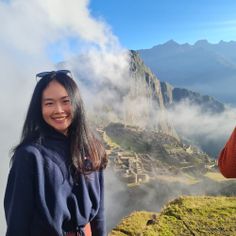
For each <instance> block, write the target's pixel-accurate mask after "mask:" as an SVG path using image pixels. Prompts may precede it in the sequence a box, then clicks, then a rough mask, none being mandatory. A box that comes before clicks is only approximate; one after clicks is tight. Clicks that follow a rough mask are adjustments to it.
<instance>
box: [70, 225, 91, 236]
mask: <svg viewBox="0 0 236 236" xmlns="http://www.w3.org/2000/svg"><path fill="white" fill-rule="evenodd" d="M84 233H85V236H92V232H91V227H90V224H89V223H88V224H87V225H85V227H84ZM66 236H76V233H75V232H69V233H67V234H66Z"/></svg>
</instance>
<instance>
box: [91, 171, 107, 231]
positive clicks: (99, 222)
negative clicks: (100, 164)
mask: <svg viewBox="0 0 236 236" xmlns="http://www.w3.org/2000/svg"><path fill="white" fill-rule="evenodd" d="M99 183H100V206H99V210H98V213H97V215H96V216H95V217H94V219H93V220H92V221H91V222H90V225H91V230H92V235H93V236H107V234H106V224H105V210H104V176H103V171H100V172H99Z"/></svg>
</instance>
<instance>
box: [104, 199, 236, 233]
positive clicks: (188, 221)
mask: <svg viewBox="0 0 236 236" xmlns="http://www.w3.org/2000/svg"><path fill="white" fill-rule="evenodd" d="M152 214H153V212H144V211H141V212H134V213H132V214H131V215H130V216H129V217H127V218H124V219H123V220H122V221H121V223H120V224H119V225H118V226H117V227H116V228H115V229H113V230H112V232H111V233H110V234H109V236H125V235H126V236H127V235H137V236H138V235H139V236H154V235H155V236H185V235H195V236H200V235H201V236H202V235H206V236H222V235H228V236H234V235H236V197H205V196H204V197H202V196H198V197H196V196H195V197H189V196H188V197H181V198H178V199H176V200H174V201H172V202H170V203H169V204H168V205H167V206H166V207H165V208H164V209H163V210H162V212H161V213H160V214H157V213H156V215H157V221H156V223H155V224H152V225H148V226H147V225H146V222H147V221H148V220H149V219H151V216H152Z"/></svg>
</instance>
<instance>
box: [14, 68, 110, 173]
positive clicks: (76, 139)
mask: <svg viewBox="0 0 236 236" xmlns="http://www.w3.org/2000/svg"><path fill="white" fill-rule="evenodd" d="M52 81H57V82H58V83H60V84H61V85H62V86H63V87H64V88H65V89H66V91H67V93H68V95H69V97H70V99H71V103H72V123H71V125H70V127H69V129H68V135H67V136H68V138H69V140H70V153H71V160H70V161H71V164H72V165H73V167H74V169H75V170H76V172H80V173H88V172H91V171H95V170H99V169H103V168H105V167H106V165H107V155H106V152H105V149H104V147H103V145H102V143H101V141H100V140H99V139H98V138H97V137H95V135H94V133H93V132H92V131H91V129H90V128H89V127H88V125H87V122H86V119H85V112H84V106H83V101H82V98H81V96H80V92H79V88H78V86H77V84H76V82H75V81H74V80H73V79H72V78H71V77H70V76H69V75H67V74H65V73H60V71H58V72H54V73H53V72H52V73H48V74H47V75H45V76H43V77H42V78H41V79H40V80H39V81H38V82H37V84H36V87H35V89H34V92H33V95H32V98H31V101H30V104H29V108H28V111H27V115H26V119H25V122H24V126H23V130H22V135H21V141H20V144H19V145H18V146H17V147H16V149H17V148H18V147H19V146H21V145H22V144H24V143H27V142H31V141H37V140H39V139H40V138H41V137H42V134H43V131H44V130H45V128H47V127H48V125H47V124H46V122H45V121H44V119H43V116H42V106H41V103H42V94H43V91H44V90H45V89H46V88H47V86H48V85H49V83H50V82H52ZM88 161H89V162H88ZM86 163H87V164H86ZM88 164H89V165H88Z"/></svg>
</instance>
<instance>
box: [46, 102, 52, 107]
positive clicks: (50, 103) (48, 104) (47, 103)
mask: <svg viewBox="0 0 236 236" xmlns="http://www.w3.org/2000/svg"><path fill="white" fill-rule="evenodd" d="M44 105H45V106H52V105H53V103H52V102H46V103H45V104H44Z"/></svg>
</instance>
